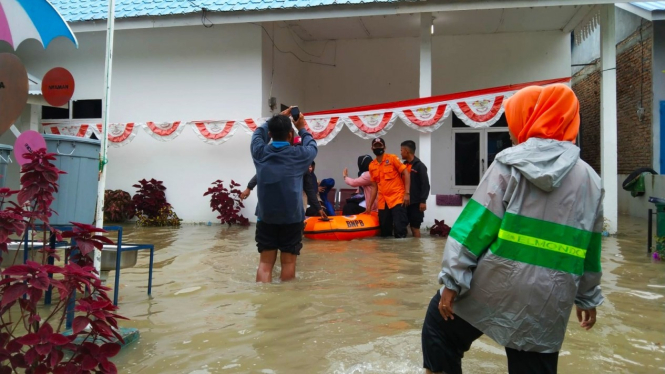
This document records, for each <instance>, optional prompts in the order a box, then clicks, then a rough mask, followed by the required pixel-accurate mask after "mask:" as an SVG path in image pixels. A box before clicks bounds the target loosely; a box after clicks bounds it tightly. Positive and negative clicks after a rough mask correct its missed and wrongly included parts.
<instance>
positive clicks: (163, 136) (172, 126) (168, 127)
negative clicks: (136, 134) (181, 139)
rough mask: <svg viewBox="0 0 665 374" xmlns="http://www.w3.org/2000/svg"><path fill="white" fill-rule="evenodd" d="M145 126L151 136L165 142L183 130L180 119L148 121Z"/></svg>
mask: <svg viewBox="0 0 665 374" xmlns="http://www.w3.org/2000/svg"><path fill="white" fill-rule="evenodd" d="M143 128H144V129H145V131H146V132H147V133H148V134H150V136H152V137H153V138H155V139H157V140H159V141H163V142H165V141H167V140H173V139H175V138H177V137H178V135H180V133H181V132H182V130H183V127H182V126H180V121H176V122H146V123H145V125H144V127H143Z"/></svg>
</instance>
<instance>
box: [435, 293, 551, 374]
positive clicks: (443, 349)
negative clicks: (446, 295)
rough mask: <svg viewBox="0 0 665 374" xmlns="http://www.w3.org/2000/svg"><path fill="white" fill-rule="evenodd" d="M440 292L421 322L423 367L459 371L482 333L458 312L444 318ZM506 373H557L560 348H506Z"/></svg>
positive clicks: (451, 372) (452, 373)
mask: <svg viewBox="0 0 665 374" xmlns="http://www.w3.org/2000/svg"><path fill="white" fill-rule="evenodd" d="M440 300H441V295H440V294H439V292H437V293H436V295H434V297H433V298H432V300H431V301H430V303H429V307H428V308H427V314H426V315H425V323H424V324H423V333H422V348H423V367H424V368H425V369H429V370H430V371H431V372H433V373H446V374H462V357H464V353H465V352H466V351H468V350H469V348H471V343H473V342H474V341H475V340H476V339H478V338H480V337H481V336H482V335H483V333H482V332H481V331H480V330H478V329H477V328H475V327H473V326H472V325H471V324H470V323H468V322H466V321H465V320H463V319H462V318H460V317H459V316H458V315H455V319H449V320H448V321H446V320H444V319H443V317H442V316H441V313H440V312H439V301H440ZM506 356H507V357H508V373H510V374H534V373H538V374H556V371H557V363H558V360H559V352H555V353H538V352H525V351H518V350H516V349H512V348H506Z"/></svg>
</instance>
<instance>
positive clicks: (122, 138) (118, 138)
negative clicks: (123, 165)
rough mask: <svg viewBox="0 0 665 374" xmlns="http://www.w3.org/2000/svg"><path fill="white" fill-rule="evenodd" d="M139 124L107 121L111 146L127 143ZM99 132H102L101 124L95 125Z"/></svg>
mask: <svg viewBox="0 0 665 374" xmlns="http://www.w3.org/2000/svg"><path fill="white" fill-rule="evenodd" d="M140 125H141V124H138V123H137V124H135V123H131V122H130V123H109V124H108V139H109V142H110V144H111V145H112V146H114V147H116V148H117V147H122V146H124V145H127V144H129V143H130V142H131V141H132V140H134V137H135V136H136V132H137V130H138V128H139V127H140ZM97 130H99V134H100V135H101V133H102V125H101V124H99V125H97Z"/></svg>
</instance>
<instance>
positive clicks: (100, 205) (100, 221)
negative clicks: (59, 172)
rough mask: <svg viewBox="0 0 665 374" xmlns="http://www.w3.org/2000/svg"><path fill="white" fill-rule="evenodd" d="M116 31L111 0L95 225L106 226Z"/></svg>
mask: <svg viewBox="0 0 665 374" xmlns="http://www.w3.org/2000/svg"><path fill="white" fill-rule="evenodd" d="M114 29H115V0H109V9H108V19H107V22H106V66H105V74H104V90H105V92H104V110H103V113H102V139H101V141H102V147H101V150H100V154H99V185H98V188H97V215H96V220H95V225H96V226H97V227H99V228H101V227H103V226H104V190H105V189H106V163H107V158H106V156H107V151H108V121H109V113H110V110H111V73H112V71H113V34H114ZM94 262H95V269H96V270H97V272H98V273H99V272H100V270H101V265H102V252H101V251H100V250H98V249H95V256H94Z"/></svg>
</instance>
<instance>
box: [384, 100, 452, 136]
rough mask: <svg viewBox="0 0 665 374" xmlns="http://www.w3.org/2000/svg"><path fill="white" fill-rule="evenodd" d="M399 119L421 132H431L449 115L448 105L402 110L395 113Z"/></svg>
mask: <svg viewBox="0 0 665 374" xmlns="http://www.w3.org/2000/svg"><path fill="white" fill-rule="evenodd" d="M397 115H398V116H399V119H400V120H402V122H404V124H406V125H407V126H409V127H410V128H412V129H414V130H418V131H421V132H432V131H434V130H436V129H438V128H439V127H441V125H443V122H444V121H445V120H446V118H448V116H449V115H450V105H448V104H439V105H426V106H422V107H419V108H413V109H404V110H400V111H398V112H397Z"/></svg>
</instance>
